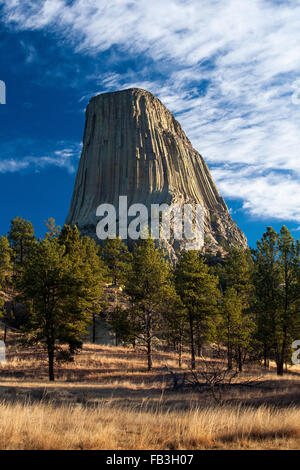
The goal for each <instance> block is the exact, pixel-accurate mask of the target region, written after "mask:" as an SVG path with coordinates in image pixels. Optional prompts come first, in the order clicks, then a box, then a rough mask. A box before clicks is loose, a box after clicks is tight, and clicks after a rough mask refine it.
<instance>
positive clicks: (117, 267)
mask: <svg viewBox="0 0 300 470" xmlns="http://www.w3.org/2000/svg"><path fill="white" fill-rule="evenodd" d="M102 258H103V260H104V262H105V263H106V265H107V266H108V269H109V274H110V276H111V278H112V279H113V283H114V285H115V286H116V285H117V284H118V282H122V281H124V278H125V277H126V273H127V271H128V267H129V263H130V261H131V259H132V256H131V253H130V252H129V251H128V248H127V246H126V245H125V243H124V242H123V241H122V240H121V238H119V237H117V238H107V239H106V240H105V244H104V247H103V250H102Z"/></svg>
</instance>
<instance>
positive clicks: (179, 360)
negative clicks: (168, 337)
mask: <svg viewBox="0 0 300 470" xmlns="http://www.w3.org/2000/svg"><path fill="white" fill-rule="evenodd" d="M181 366H182V339H181V338H180V340H179V344H178V367H180V368H181Z"/></svg>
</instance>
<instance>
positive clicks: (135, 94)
mask: <svg viewBox="0 0 300 470" xmlns="http://www.w3.org/2000/svg"><path fill="white" fill-rule="evenodd" d="M119 196H127V198H128V205H131V204H133V203H142V204H144V205H146V206H147V207H148V208H149V209H150V205H151V204H162V203H166V204H174V203H177V204H180V205H183V204H187V203H189V204H192V205H195V204H201V205H202V206H203V208H204V231H205V235H204V237H203V240H198V241H199V248H200V247H201V245H203V242H204V250H205V251H206V252H211V253H216V252H217V251H221V252H224V250H225V251H226V248H228V247H229V246H232V245H236V246H242V247H246V246H247V242H246V238H245V236H244V234H243V233H242V232H241V230H240V229H239V228H238V227H237V226H236V224H235V223H234V222H233V221H232V219H231V216H230V214H229V212H228V210H227V206H226V204H225V202H224V200H223V199H222V197H221V196H220V195H219V193H218V190H217V188H216V186H215V184H214V182H213V180H212V177H211V175H210V172H209V170H208V167H207V165H206V163H205V162H204V160H203V158H202V157H201V155H200V154H199V153H198V152H197V151H196V150H195V149H194V148H193V147H192V145H191V142H190V141H189V139H188V138H187V136H186V135H185V133H184V131H183V130H182V128H181V126H180V124H179V123H178V122H177V121H176V119H175V118H174V117H173V116H172V114H171V113H170V111H169V110H168V109H167V108H166V107H165V106H164V105H163V104H162V103H161V101H160V100H159V99H158V98H156V97H155V96H154V95H152V94H151V93H149V92H147V91H145V90H141V89H135V88H132V89H129V90H124V91H119V92H113V93H104V94H101V95H98V96H95V97H94V98H92V99H91V101H90V103H89V105H88V107H87V110H86V125H85V131H84V139H83V150H82V155H81V160H80V163H79V168H78V173H77V178H76V183H75V188H74V193H73V198H72V202H71V207H70V210H69V214H68V216H67V219H66V223H67V224H71V225H73V224H77V226H78V228H79V229H80V230H81V231H82V232H83V233H85V234H88V235H90V236H93V237H95V235H96V225H97V222H98V221H99V217H97V216H96V209H97V207H98V206H99V205H100V204H102V203H109V204H113V205H114V206H115V207H116V208H117V207H118V204H119ZM160 244H161V245H162V246H164V247H165V248H166V249H167V250H168V253H169V255H170V257H171V258H173V257H175V256H176V254H175V252H176V250H177V249H179V250H180V249H182V248H184V247H185V242H184V241H183V242H178V240H172V239H171V240H169V241H161V242H160Z"/></svg>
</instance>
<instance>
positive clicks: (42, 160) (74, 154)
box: [0, 145, 80, 173]
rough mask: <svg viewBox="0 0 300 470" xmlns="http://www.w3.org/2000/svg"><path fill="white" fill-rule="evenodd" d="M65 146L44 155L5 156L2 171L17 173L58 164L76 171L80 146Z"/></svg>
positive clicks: (1, 162) (1, 164)
mask: <svg viewBox="0 0 300 470" xmlns="http://www.w3.org/2000/svg"><path fill="white" fill-rule="evenodd" d="M77 147H78V148H77V149H76V148H64V149H59V150H55V151H53V152H51V153H50V154H49V155H44V156H26V157H23V158H4V159H1V160H0V173H16V172H18V171H21V170H27V169H33V170H36V171H39V170H41V169H44V168H47V167H49V166H56V167H59V168H64V169H66V170H67V171H68V172H69V173H74V171H75V166H74V160H76V159H78V158H79V148H80V146H79V145H78V146H77Z"/></svg>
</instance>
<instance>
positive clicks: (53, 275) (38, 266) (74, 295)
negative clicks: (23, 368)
mask: <svg viewBox="0 0 300 470" xmlns="http://www.w3.org/2000/svg"><path fill="white" fill-rule="evenodd" d="M66 231H67V232H68V233H69V231H68V230H66ZM74 233H75V232H73V235H74ZM71 238H72V237H67V238H66V241H67V245H66V246H65V245H64V244H63V243H62V238H61V237H59V238H57V237H49V236H47V237H46V238H45V240H43V241H40V242H38V243H37V244H36V245H35V246H34V247H33V248H32V250H31V252H30V253H29V254H28V256H27V257H26V259H25V261H24V269H23V272H22V276H21V280H20V289H21V295H22V297H23V299H24V300H25V301H26V302H27V305H28V307H29V321H28V324H27V326H26V332H27V335H28V338H29V339H30V341H31V342H32V343H38V342H39V343H41V344H44V345H45V348H46V350H47V354H48V365H49V380H51V381H52V380H54V363H55V360H56V359H57V360H60V359H69V360H70V359H72V358H73V355H74V354H75V352H76V351H77V350H78V349H80V348H81V346H82V336H83V335H84V334H85V333H86V328H87V325H88V323H89V321H90V313H91V311H92V310H93V309H94V306H95V303H96V302H99V296H100V294H101V269H100V267H99V266H98V264H97V263H98V261H99V258H98V257H97V258H96V256H97V254H96V248H95V246H94V245H93V243H92V241H89V240H87V239H84V240H79V239H78V238H77V236H74V240H75V242H76V243H75V244H74V245H73V244H72V243H71V241H70V240H71ZM77 242H78V243H77ZM61 345H68V348H69V349H68V351H67V350H65V349H63V348H62V347H61Z"/></svg>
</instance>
